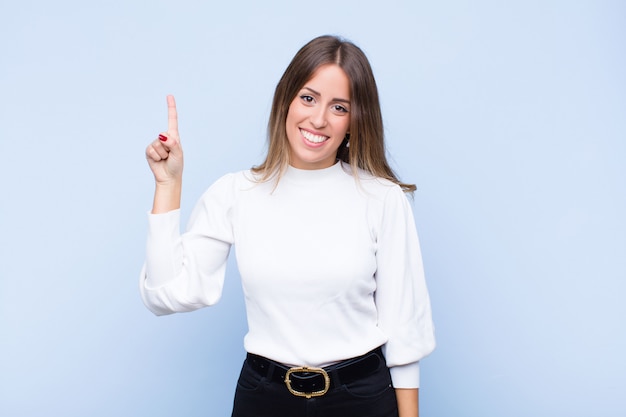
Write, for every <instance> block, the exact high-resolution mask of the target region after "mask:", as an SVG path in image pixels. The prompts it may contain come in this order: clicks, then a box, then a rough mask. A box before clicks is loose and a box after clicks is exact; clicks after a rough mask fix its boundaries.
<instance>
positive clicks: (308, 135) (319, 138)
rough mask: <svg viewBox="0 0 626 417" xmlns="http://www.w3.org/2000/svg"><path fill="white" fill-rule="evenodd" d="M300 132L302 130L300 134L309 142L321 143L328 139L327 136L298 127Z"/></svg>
mask: <svg viewBox="0 0 626 417" xmlns="http://www.w3.org/2000/svg"><path fill="white" fill-rule="evenodd" d="M300 132H302V136H304V137H305V139H306V140H308V141H309V142H313V143H322V142H324V141H325V140H326V139H328V136H320V135H314V134H313V133H311V132H308V131H306V130H302V129H300Z"/></svg>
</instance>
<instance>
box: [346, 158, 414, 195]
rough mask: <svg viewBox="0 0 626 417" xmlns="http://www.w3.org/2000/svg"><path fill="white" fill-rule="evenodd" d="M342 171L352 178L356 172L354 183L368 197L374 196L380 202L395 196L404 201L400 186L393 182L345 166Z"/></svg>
mask: <svg viewBox="0 0 626 417" xmlns="http://www.w3.org/2000/svg"><path fill="white" fill-rule="evenodd" d="M344 170H346V172H348V173H349V174H350V175H352V176H354V175H355V172H356V175H357V178H356V183H357V184H358V186H359V187H360V188H362V189H363V191H365V192H366V194H369V195H370V196H375V197H377V198H378V199H381V200H386V199H387V198H389V197H390V196H395V197H396V198H397V197H402V198H403V199H406V197H405V195H404V192H403V191H402V188H400V186H399V185H398V184H396V183H395V182H393V181H390V180H388V179H386V178H381V177H377V176H375V175H372V174H371V173H369V172H367V171H365V170H363V169H360V168H357V169H356V170H355V171H353V170H352V168H351V167H350V166H345V167H344Z"/></svg>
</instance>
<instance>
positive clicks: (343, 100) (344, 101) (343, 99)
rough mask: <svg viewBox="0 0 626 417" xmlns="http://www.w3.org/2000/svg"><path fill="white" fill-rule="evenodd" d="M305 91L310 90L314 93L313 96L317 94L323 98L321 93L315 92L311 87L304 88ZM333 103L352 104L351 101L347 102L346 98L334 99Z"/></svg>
mask: <svg viewBox="0 0 626 417" xmlns="http://www.w3.org/2000/svg"><path fill="white" fill-rule="evenodd" d="M304 89H305V90H309V91H310V92H312V93H313V94H316V95H318V96H321V94H320V93H318V92H317V91H315V90H313V89H312V88H311V87H304ZM332 101H339V102H341V103H346V104H350V100H346V99H345V98H333V100H332Z"/></svg>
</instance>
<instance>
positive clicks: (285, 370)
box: [140, 36, 434, 417]
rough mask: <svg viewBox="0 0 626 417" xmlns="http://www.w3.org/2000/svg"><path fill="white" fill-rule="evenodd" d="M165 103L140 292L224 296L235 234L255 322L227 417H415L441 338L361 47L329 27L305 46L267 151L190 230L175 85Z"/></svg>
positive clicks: (292, 68)
mask: <svg viewBox="0 0 626 417" xmlns="http://www.w3.org/2000/svg"><path fill="white" fill-rule="evenodd" d="M168 109H169V110H168V114H169V124H168V130H167V132H163V133H162V134H160V135H159V138H158V139H157V140H155V141H154V142H153V143H152V144H150V146H148V148H147V150H146V157H147V159H148V163H149V165H150V168H151V170H152V172H153V174H154V176H155V180H156V190H155V195H154V204H153V208H152V214H150V216H149V237H148V245H147V259H146V266H145V268H144V271H143V272H142V275H141V284H140V288H141V294H142V297H143V300H144V303H145V304H146V306H147V307H148V308H149V309H150V310H151V311H153V312H154V313H155V314H159V315H160V314H169V313H173V312H181V311H191V310H195V309H198V308H201V307H204V306H209V305H212V304H214V303H216V302H217V301H218V300H219V298H220V296H221V291H222V284H223V280H224V270H225V265H226V260H227V257H228V253H229V250H230V247H231V245H235V248H236V256H237V263H238V267H239V271H240V273H241V279H242V285H243V290H244V294H245V298H246V311H247V318H248V327H249V332H248V334H247V335H246V336H245V339H244V345H245V348H246V351H247V352H248V356H247V358H246V361H245V362H244V366H243V368H242V371H241V374H240V378H239V381H238V384H237V390H236V393H235V401H234V409H233V416H236V417H246V416H272V417H276V416H305V415H319V416H325V417H332V416H341V417H346V416H353V415H354V416H359V417H366V416H372V417H374V416H376V417H383V416H385V417H387V416H398V415H399V416H400V417H408V416H411V417H414V416H417V415H418V385H419V363H418V361H419V360H420V359H421V358H423V357H424V356H426V355H427V354H429V353H430V352H431V351H432V350H433V349H434V336H433V326H432V320H431V313H430V302H429V298H428V293H427V289H426V285H425V281H424V276H423V269H422V264H421V255H420V249H419V243H418V239H417V234H416V231H415V225H414V222H413V216H412V212H411V208H410V206H409V204H408V201H407V198H406V197H405V195H404V192H411V191H413V190H414V189H415V186H413V185H409V184H403V183H401V182H400V181H399V180H398V179H397V178H396V176H395V175H394V173H393V171H392V170H391V169H390V168H389V165H388V163H387V161H386V156H385V147H384V142H383V126H382V117H381V114H380V105H379V101H378V92H377V88H376V83H375V81H374V77H373V74H372V70H371V67H370V65H369V62H368V61H367V58H366V57H365V55H364V54H363V52H362V51H361V50H360V49H359V48H358V47H356V46H355V45H353V44H352V43H350V42H346V41H343V40H341V39H339V38H336V37H332V36H322V37H319V38H316V39H314V40H312V41H311V42H309V43H308V44H307V45H305V46H304V47H303V48H302V49H301V50H300V51H299V52H298V53H297V54H296V56H295V57H294V59H293V61H292V62H291V63H290V65H289V67H288V68H287V70H286V71H285V73H284V74H283V76H282V78H281V80H280V81H279V83H278V85H277V87H276V92H275V95H274V101H273V105H272V111H271V116H270V121H269V129H268V130H269V148H268V153H267V157H266V159H265V161H264V162H263V163H262V164H261V165H259V166H257V167H255V168H252V169H251V170H249V171H244V172H239V173H234V174H228V175H226V176H224V177H222V178H221V179H219V180H218V181H216V182H215V183H214V184H213V185H212V186H211V187H210V188H209V189H208V190H207V191H206V193H205V194H204V195H203V196H202V197H201V198H200V201H199V202H198V204H197V205H196V207H195V209H194V211H193V213H192V215H191V218H190V221H189V225H188V227H187V231H186V232H185V233H184V234H182V235H180V234H179V207H180V194H181V187H182V171H183V154H182V149H181V145H180V139H179V136H178V126H177V113H176V105H175V102H174V98H173V97H171V96H169V97H168ZM403 191H404V192H403Z"/></svg>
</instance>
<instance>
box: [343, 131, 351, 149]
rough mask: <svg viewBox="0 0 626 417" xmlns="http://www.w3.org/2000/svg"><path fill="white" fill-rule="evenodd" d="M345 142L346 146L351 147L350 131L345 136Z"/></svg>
mask: <svg viewBox="0 0 626 417" xmlns="http://www.w3.org/2000/svg"><path fill="white" fill-rule="evenodd" d="M343 142H344V143H345V144H346V148H349V147H350V133H346V136H345V137H344V138H343Z"/></svg>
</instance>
